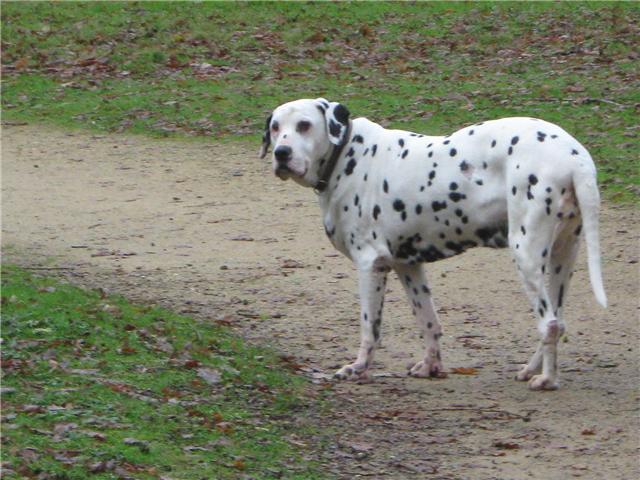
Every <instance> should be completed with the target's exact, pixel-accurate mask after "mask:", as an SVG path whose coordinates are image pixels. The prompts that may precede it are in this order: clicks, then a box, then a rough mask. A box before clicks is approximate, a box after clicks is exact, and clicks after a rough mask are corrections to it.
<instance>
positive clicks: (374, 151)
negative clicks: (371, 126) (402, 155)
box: [371, 145, 378, 157]
mask: <svg viewBox="0 0 640 480" xmlns="http://www.w3.org/2000/svg"><path fill="white" fill-rule="evenodd" d="M377 151H378V145H374V146H373V147H371V156H372V157H375V156H376V152H377Z"/></svg>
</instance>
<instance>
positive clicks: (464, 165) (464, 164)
mask: <svg viewBox="0 0 640 480" xmlns="http://www.w3.org/2000/svg"><path fill="white" fill-rule="evenodd" d="M467 170H469V164H468V163H467V161H466V160H463V161H462V162H460V171H461V172H466V171H467Z"/></svg>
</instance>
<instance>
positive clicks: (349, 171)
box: [344, 158, 358, 175]
mask: <svg viewBox="0 0 640 480" xmlns="http://www.w3.org/2000/svg"><path fill="white" fill-rule="evenodd" d="M357 164H358V162H356V159H355V158H352V159H351V160H349V162H348V163H347V166H346V168H345V169H344V174H345V175H351V174H352V173H353V169H354V168H356V165H357Z"/></svg>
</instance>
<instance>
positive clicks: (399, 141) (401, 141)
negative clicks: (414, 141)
mask: <svg viewBox="0 0 640 480" xmlns="http://www.w3.org/2000/svg"><path fill="white" fill-rule="evenodd" d="M398 145H400V146H401V147H404V140H403V139H402V138H401V139H400V140H398Z"/></svg>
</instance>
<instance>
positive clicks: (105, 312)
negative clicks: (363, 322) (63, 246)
mask: <svg viewBox="0 0 640 480" xmlns="http://www.w3.org/2000/svg"><path fill="white" fill-rule="evenodd" d="M2 273H3V275H2V326H3V340H4V343H3V352H2V375H3V378H2V388H3V395H2V397H3V398H2V415H3V436H2V444H3V455H2V457H3V458H2V461H3V470H4V472H3V478H4V477H5V475H6V476H7V478H12V475H11V472H13V475H15V477H20V478H38V479H58V480H59V479H87V478H92V479H93V478H95V479H112V478H135V479H158V478H171V479H184V480H187V479H202V478H217V479H235V478H247V477H251V478H264V479H267V478H291V479H307V478H323V476H322V475H320V474H319V473H318V468H319V467H318V463H317V458H318V456H317V454H316V455H314V454H313V449H312V447H311V446H309V447H307V448H303V447H302V445H304V444H306V443H308V442H309V440H308V438H309V437H308V436H310V435H313V434H316V435H317V434H318V433H319V432H317V431H314V429H313V428H312V427H311V426H310V425H311V422H310V421H306V420H305V418H307V417H308V416H309V410H310V409H317V408H318V407H319V405H320V403H321V401H320V400H316V399H314V398H313V395H312V392H310V391H309V390H308V389H307V388H306V387H305V385H306V382H305V381H304V380H303V379H302V378H301V377H299V376H296V375H294V374H293V373H292V372H291V368H290V367H291V366H290V365H288V364H287V363H286V362H284V361H283V360H282V359H280V358H279V357H278V356H277V355H276V354H275V353H273V352H270V351H267V350H265V349H258V348H255V347H251V346H248V345H246V344H245V343H243V342H242V341H241V340H240V339H239V338H238V337H236V336H234V335H233V334H231V333H229V331H227V330H226V329H225V328H224V327H222V326H219V325H215V324H211V323H208V322H198V321H196V320H194V319H191V318H187V317H183V316H179V315H176V314H174V313H171V312H169V311H166V310H162V309H158V308H153V307H148V306H140V305H132V304H130V303H128V302H127V301H126V300H125V299H123V298H121V297H104V296H103V295H101V294H100V293H99V292H97V291H90V290H84V289H81V288H77V287H74V286H71V285H68V284H63V283H59V282H57V281H53V280H51V279H47V278H40V277H35V276H33V275H30V274H28V273H26V272H25V271H23V270H20V269H18V268H14V267H3V272H2ZM310 457H314V458H315V459H316V460H310Z"/></svg>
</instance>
